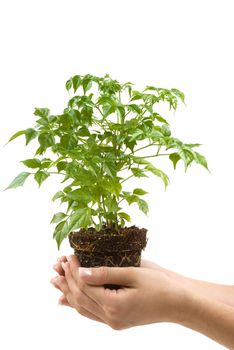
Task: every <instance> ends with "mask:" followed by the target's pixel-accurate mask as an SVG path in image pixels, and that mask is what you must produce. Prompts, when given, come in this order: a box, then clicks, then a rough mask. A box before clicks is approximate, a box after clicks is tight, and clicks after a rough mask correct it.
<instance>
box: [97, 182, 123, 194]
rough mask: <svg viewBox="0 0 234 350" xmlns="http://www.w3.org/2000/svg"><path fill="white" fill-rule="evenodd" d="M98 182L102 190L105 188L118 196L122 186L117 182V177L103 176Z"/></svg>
mask: <svg viewBox="0 0 234 350" xmlns="http://www.w3.org/2000/svg"><path fill="white" fill-rule="evenodd" d="M100 184H101V186H102V188H103V189H104V190H107V191H108V192H110V193H113V194H115V195H116V196H117V197H118V196H119V194H120V192H121V189H122V186H121V184H120V183H119V180H118V178H113V179H108V180H107V179H105V178H103V179H102V180H101V181H100Z"/></svg>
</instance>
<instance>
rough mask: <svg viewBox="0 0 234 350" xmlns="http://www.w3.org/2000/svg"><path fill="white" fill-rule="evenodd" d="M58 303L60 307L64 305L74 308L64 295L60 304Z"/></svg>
mask: <svg viewBox="0 0 234 350" xmlns="http://www.w3.org/2000/svg"><path fill="white" fill-rule="evenodd" d="M58 303H59V305H64V306H69V307H72V306H71V305H70V304H69V302H68V300H67V298H66V297H65V295H64V294H63V295H61V296H60V298H59V302H58Z"/></svg>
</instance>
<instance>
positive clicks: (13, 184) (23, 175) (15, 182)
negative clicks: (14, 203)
mask: <svg viewBox="0 0 234 350" xmlns="http://www.w3.org/2000/svg"><path fill="white" fill-rule="evenodd" d="M29 175H30V173H27V172H22V173H20V174H19V175H17V176H16V178H14V180H13V181H12V182H11V183H10V185H9V186H8V187H7V188H5V190H8V189H10V188H16V187H19V186H23V184H24V183H25V180H26V179H27V177H28V176H29ZM5 190H4V191H5Z"/></svg>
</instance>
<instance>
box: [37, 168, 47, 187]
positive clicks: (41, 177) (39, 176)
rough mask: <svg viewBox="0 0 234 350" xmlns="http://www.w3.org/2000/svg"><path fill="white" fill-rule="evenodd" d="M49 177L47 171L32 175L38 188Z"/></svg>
mask: <svg viewBox="0 0 234 350" xmlns="http://www.w3.org/2000/svg"><path fill="white" fill-rule="evenodd" d="M49 176H50V174H49V173H48V172H47V171H42V170H39V171H37V172H36V174H35V175H34V179H35V180H36V182H37V183H38V185H39V187H40V186H41V184H42V183H43V182H44V181H45V180H46V179H47V178H48V177H49Z"/></svg>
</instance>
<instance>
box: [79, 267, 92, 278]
mask: <svg viewBox="0 0 234 350" xmlns="http://www.w3.org/2000/svg"><path fill="white" fill-rule="evenodd" d="M79 275H80V277H90V276H92V270H91V269H89V268H87V267H79Z"/></svg>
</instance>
